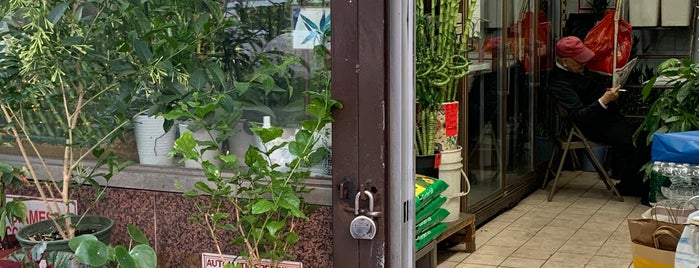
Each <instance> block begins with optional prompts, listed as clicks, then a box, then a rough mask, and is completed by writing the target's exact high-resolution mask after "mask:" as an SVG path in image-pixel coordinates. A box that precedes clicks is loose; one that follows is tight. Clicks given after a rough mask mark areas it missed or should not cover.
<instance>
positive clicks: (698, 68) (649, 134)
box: [633, 58, 699, 188]
mask: <svg viewBox="0 0 699 268" xmlns="http://www.w3.org/2000/svg"><path fill="white" fill-rule="evenodd" d="M697 75H699V65H698V64H696V63H694V62H693V61H692V60H689V59H683V60H680V59H674V58H672V59H668V60H665V61H664V62H663V63H661V64H660V65H658V74H657V75H656V76H654V77H653V78H651V79H650V80H649V81H648V83H647V84H646V85H645V86H644V87H643V91H642V97H643V101H647V100H648V99H649V98H650V99H651V100H653V101H652V104H651V105H650V108H649V109H648V113H647V114H646V116H645V118H644V119H643V122H642V123H641V125H640V126H639V128H638V129H637V130H636V132H635V133H634V135H633V139H634V140H639V138H643V136H642V135H645V142H646V144H648V145H650V144H651V143H652V142H653V134H655V133H669V132H682V131H690V130H699V78H698V77H697ZM661 76H664V77H666V78H669V79H670V81H669V82H668V84H669V85H672V87H671V88H669V89H657V88H654V86H655V83H656V82H657V80H658V78H659V77H661ZM652 166H653V165H652V163H650V162H649V163H646V164H645V165H644V166H643V168H642V169H643V170H644V172H645V177H644V179H646V180H647V179H649V178H650V175H651V171H652ZM651 187H655V188H657V187H659V185H657V184H655V182H652V185H651Z"/></svg>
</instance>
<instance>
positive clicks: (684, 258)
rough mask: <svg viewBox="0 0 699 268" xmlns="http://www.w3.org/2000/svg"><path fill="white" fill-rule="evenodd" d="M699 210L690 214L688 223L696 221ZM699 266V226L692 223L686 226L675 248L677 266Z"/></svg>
mask: <svg viewBox="0 0 699 268" xmlns="http://www.w3.org/2000/svg"><path fill="white" fill-rule="evenodd" d="M697 216H699V212H693V213H692V214H689V217H688V219H687V223H690V222H693V221H695V220H694V219H693V218H695V217H697ZM697 266H699V226H696V225H694V224H692V223H690V224H687V226H685V227H684V231H683V232H682V236H681V237H680V240H679V241H678V242H677V248H676V250H675V268H696V267H697Z"/></svg>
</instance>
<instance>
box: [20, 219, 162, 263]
mask: <svg viewBox="0 0 699 268" xmlns="http://www.w3.org/2000/svg"><path fill="white" fill-rule="evenodd" d="M126 229H127V231H128V233H129V237H130V238H131V242H130V244H129V245H128V247H127V246H124V245H117V246H114V247H112V246H110V245H106V244H104V243H102V242H101V241H99V240H98V239H97V238H96V237H95V236H94V235H90V234H84V235H80V236H77V237H74V238H72V239H70V241H68V244H69V246H70V248H71V250H73V252H74V253H72V252H63V251H52V252H47V251H46V242H44V243H41V244H37V245H35V246H33V247H27V248H23V249H22V250H21V251H19V252H16V253H13V254H12V255H10V257H9V260H13V261H15V262H18V263H21V264H22V267H27V268H29V267H37V268H38V267H42V266H41V263H42V262H45V264H46V265H47V266H45V267H53V268H64V267H65V268H70V267H73V266H72V265H73V263H72V260H73V259H76V260H77V261H78V262H79V263H82V264H87V265H90V266H94V267H121V268H151V267H156V266H157V256H156V254H155V250H153V248H152V247H151V246H150V243H149V242H148V238H147V237H146V235H145V234H144V233H143V231H141V229H139V228H138V227H136V226H135V225H132V224H127V226H126Z"/></svg>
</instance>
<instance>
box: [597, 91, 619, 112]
mask: <svg viewBox="0 0 699 268" xmlns="http://www.w3.org/2000/svg"><path fill="white" fill-rule="evenodd" d="M620 87H621V86H616V87H613V88H608V89H607V91H605V92H604V95H602V97H600V98H599V103H600V104H602V106H603V107H604V108H607V104H609V103H610V102H613V101H615V100H617V99H618V98H619V88H620Z"/></svg>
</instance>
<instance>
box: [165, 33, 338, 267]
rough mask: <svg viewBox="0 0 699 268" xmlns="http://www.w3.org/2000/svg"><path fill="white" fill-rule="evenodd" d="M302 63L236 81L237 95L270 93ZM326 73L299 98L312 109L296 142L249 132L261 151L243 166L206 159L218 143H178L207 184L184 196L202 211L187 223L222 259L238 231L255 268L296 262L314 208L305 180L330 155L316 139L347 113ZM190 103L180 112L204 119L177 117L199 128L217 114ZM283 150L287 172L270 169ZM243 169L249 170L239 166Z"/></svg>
mask: <svg viewBox="0 0 699 268" xmlns="http://www.w3.org/2000/svg"><path fill="white" fill-rule="evenodd" d="M323 34H324V36H325V38H324V42H323V43H322V45H318V46H316V48H315V49H314V52H315V53H317V54H318V55H317V57H316V59H318V60H319V61H320V62H325V56H326V54H327V52H328V51H327V47H326V46H325V45H326V44H327V43H325V42H329V41H330V40H329V35H330V33H329V29H328V31H326V32H324V33H323ZM297 61H298V59H296V58H293V57H288V58H286V60H284V61H282V63H281V64H277V65H263V66H262V68H257V69H256V71H255V72H253V73H252V74H250V75H248V76H245V78H247V80H239V81H235V82H234V84H235V85H236V89H238V90H240V91H239V92H238V93H240V94H245V93H246V92H247V91H248V90H250V89H251V88H253V87H257V88H258V89H264V90H269V91H270V92H271V91H272V90H273V88H274V87H275V85H274V82H273V81H274V80H275V79H273V78H272V76H273V75H278V76H283V75H288V69H289V68H291V67H290V65H291V64H292V63H295V62H297ZM324 67H325V68H321V69H318V70H316V76H315V77H314V79H313V81H312V85H313V88H312V89H309V90H306V91H301V92H303V93H304V94H303V95H304V96H305V97H307V98H308V102H307V103H305V104H304V105H303V107H305V109H304V110H305V113H306V115H307V116H308V117H306V118H304V120H301V121H299V125H300V129H299V130H298V132H297V133H296V135H295V138H294V140H293V141H290V142H282V143H278V144H276V145H271V146H268V145H267V144H270V143H269V142H271V141H273V140H275V139H277V138H279V137H281V135H282V133H283V130H282V128H280V127H271V128H262V127H260V126H255V127H253V128H252V131H253V133H255V135H256V136H257V137H258V138H259V139H260V141H261V144H262V146H260V147H255V146H250V147H249V148H248V150H247V152H246V153H245V157H244V159H237V157H236V156H235V155H232V154H221V155H219V156H218V160H220V164H214V163H211V162H210V161H207V160H203V159H202V155H203V153H204V152H205V151H206V150H220V149H219V148H218V147H217V146H218V145H217V144H213V143H210V142H208V143H207V142H205V141H199V140H196V139H194V138H193V136H192V135H191V134H189V133H185V134H184V135H182V136H181V137H180V138H178V139H177V140H176V141H175V150H174V151H173V152H172V155H174V154H180V155H182V160H183V161H185V160H194V161H197V162H199V163H200V164H201V166H202V167H203V172H204V176H205V177H206V180H207V181H206V182H203V181H202V182H197V183H195V185H194V189H193V190H190V191H187V192H186V193H185V194H184V195H185V197H187V198H190V199H191V200H192V201H193V202H195V205H196V207H197V213H195V214H194V215H192V216H190V217H189V219H190V220H192V221H194V222H196V223H198V224H200V225H201V226H202V227H203V228H204V229H205V230H206V231H207V233H209V235H210V236H211V239H212V241H213V242H214V244H215V245H216V246H217V250H218V253H219V254H221V255H223V252H222V250H221V245H222V244H223V243H225V242H224V241H225V240H224V236H223V234H224V233H225V232H235V237H234V239H233V240H232V241H231V243H232V244H233V245H234V246H239V247H240V248H242V249H241V253H240V255H241V256H242V257H243V258H245V260H246V261H247V262H248V263H249V264H251V265H254V264H256V263H259V261H260V260H261V259H271V260H273V261H277V262H278V261H282V260H287V259H289V258H290V257H293V256H291V255H290V254H289V249H291V248H292V247H293V246H294V245H295V244H296V243H297V242H298V239H299V238H298V235H297V233H296V228H297V226H298V223H299V221H302V220H308V216H307V215H306V213H307V212H308V211H309V209H311V207H310V206H309V204H308V203H307V202H306V201H305V199H304V195H305V194H307V193H308V192H310V189H308V188H306V187H305V186H304V185H303V180H305V179H306V178H307V177H309V176H310V167H312V166H313V165H315V164H317V163H319V162H320V161H323V160H324V159H325V158H326V157H327V156H328V154H329V151H328V150H327V149H326V148H324V147H322V146H316V145H317V144H318V141H319V139H320V138H321V135H319V132H320V130H321V129H323V127H325V126H326V125H327V124H329V123H331V122H332V121H333V119H332V116H331V114H332V111H333V110H334V109H339V108H341V107H342V106H341V104H340V103H338V102H337V101H336V100H333V99H332V98H331V95H330V94H331V93H330V88H329V86H330V83H329V79H330V76H329V66H328V65H324ZM319 80H325V81H322V82H321V81H319ZM287 86H291V85H290V84H289V85H287ZM292 90H295V91H298V90H299V89H295V88H287V92H291V91H292ZM287 94H289V93H287ZM191 104H193V103H188V104H185V103H180V105H183V106H187V105H190V107H187V108H184V109H181V110H195V111H201V112H202V113H199V114H193V113H180V114H179V115H177V116H184V117H188V118H191V119H193V120H194V121H196V122H201V121H200V120H199V119H200V118H201V117H202V116H204V115H205V114H206V111H207V110H208V111H210V110H212V109H213V107H202V106H196V105H194V106H191ZM192 108H193V109H192ZM166 116H174V115H173V114H170V115H166ZM202 127H204V128H205V129H210V128H211V126H210V125H206V124H202ZM202 145H204V147H206V149H203V150H196V148H197V146H200V148H201V146H202ZM282 148H288V150H289V153H290V154H291V155H293V156H294V159H293V160H292V161H290V162H289V163H286V164H285V166H282V165H281V164H279V163H275V162H273V160H272V158H271V157H270V156H271V155H272V154H273V153H274V152H275V151H278V150H280V149H282ZM241 164H244V166H242V167H241ZM180 187H181V185H180ZM203 197H205V198H203ZM226 267H232V264H227V266H226Z"/></svg>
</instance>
